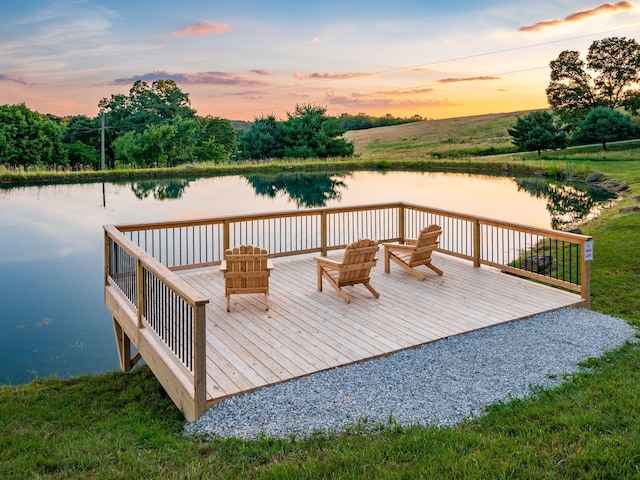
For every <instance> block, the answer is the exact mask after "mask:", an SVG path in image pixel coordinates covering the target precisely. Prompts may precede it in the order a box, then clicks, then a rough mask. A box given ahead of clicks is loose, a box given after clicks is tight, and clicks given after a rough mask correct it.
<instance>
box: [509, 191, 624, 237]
mask: <svg viewBox="0 0 640 480" xmlns="http://www.w3.org/2000/svg"><path fill="white" fill-rule="evenodd" d="M516 183H517V184H518V190H524V191H526V192H529V193H530V194H531V195H533V196H534V197H536V198H544V199H546V200H547V210H548V212H549V214H550V215H551V228H553V229H554V230H566V229H568V228H571V227H572V226H574V225H575V224H576V223H578V222H580V221H582V220H584V219H585V218H586V217H587V216H588V215H589V213H591V212H592V211H594V210H596V209H598V207H604V206H605V205H606V204H607V203H608V202H610V201H611V200H613V199H615V198H616V195H615V194H613V193H610V192H608V191H606V190H603V189H600V188H594V187H592V186H590V185H588V184H586V183H561V182H554V181H551V180H548V179H546V178H518V179H516Z"/></svg>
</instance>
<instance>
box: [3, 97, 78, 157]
mask: <svg viewBox="0 0 640 480" xmlns="http://www.w3.org/2000/svg"><path fill="white" fill-rule="evenodd" d="M61 135H62V127H61V126H60V125H59V124H58V123H56V122H54V121H53V120H52V119H50V118H47V117H46V116H44V115H41V114H39V113H38V112H34V111H32V110H30V109H29V108H27V106H26V105H25V104H24V103H21V104H19V105H1V106H0V164H3V165H13V166H20V165H21V166H28V165H66V164H67V163H68V158H67V155H66V151H65V150H64V148H63V147H62V142H61Z"/></svg>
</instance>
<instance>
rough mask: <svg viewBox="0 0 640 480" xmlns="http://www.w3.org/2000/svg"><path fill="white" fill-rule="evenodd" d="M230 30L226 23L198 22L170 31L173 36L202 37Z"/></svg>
mask: <svg viewBox="0 0 640 480" xmlns="http://www.w3.org/2000/svg"><path fill="white" fill-rule="evenodd" d="M228 30H231V26H230V25H227V24H226V23H212V22H198V23H194V24H192V25H187V26H186V27H182V28H180V29H178V30H175V31H173V32H171V35H173V36H174V37H202V36H205V35H216V34H218V33H222V32H226V31H228Z"/></svg>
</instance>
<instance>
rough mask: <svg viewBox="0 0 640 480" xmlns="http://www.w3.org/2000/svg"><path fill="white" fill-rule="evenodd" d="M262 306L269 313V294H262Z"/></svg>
mask: <svg viewBox="0 0 640 480" xmlns="http://www.w3.org/2000/svg"><path fill="white" fill-rule="evenodd" d="M264 306H265V307H266V308H265V310H266V311H267V312H268V311H269V294H268V293H265V294H264Z"/></svg>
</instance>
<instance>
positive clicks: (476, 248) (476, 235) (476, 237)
mask: <svg viewBox="0 0 640 480" xmlns="http://www.w3.org/2000/svg"><path fill="white" fill-rule="evenodd" d="M480 240H481V238H480V221H479V220H478V219H477V218H476V219H474V220H473V266H474V267H475V268H479V267H480Z"/></svg>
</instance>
